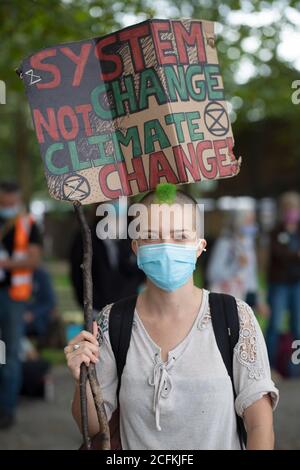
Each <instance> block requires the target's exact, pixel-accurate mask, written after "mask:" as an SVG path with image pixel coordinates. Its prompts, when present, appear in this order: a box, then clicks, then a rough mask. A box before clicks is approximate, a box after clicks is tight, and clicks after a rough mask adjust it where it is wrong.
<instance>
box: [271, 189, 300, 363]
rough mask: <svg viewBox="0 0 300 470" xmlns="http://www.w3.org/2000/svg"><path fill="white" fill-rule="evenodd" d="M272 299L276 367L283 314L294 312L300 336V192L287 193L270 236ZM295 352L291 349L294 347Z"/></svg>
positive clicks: (296, 334) (295, 336)
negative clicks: (277, 221) (276, 223)
mask: <svg viewBox="0 0 300 470" xmlns="http://www.w3.org/2000/svg"><path fill="white" fill-rule="evenodd" d="M268 281H269V292H268V299H269V305H270V310H271V315H270V321H269V326H268V330H267V338H266V339H267V347H268V352H269V357H270V364H271V367H274V368H275V367H276V360H277V352H278V346H279V334H280V332H281V328H282V322H283V317H284V315H285V313H286V312H289V314H290V322H289V329H290V332H291V334H292V336H293V339H300V195H299V194H298V193H297V192H287V193H284V194H283V195H282V196H281V198H280V202H279V223H278V225H277V226H276V227H275V228H274V230H273V231H272V232H271V235H270V256H269V268H268ZM290 355H291V350H290Z"/></svg>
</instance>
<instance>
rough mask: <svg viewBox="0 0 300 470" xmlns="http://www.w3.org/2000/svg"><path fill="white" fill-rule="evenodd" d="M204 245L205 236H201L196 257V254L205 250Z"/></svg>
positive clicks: (205, 242)
mask: <svg viewBox="0 0 300 470" xmlns="http://www.w3.org/2000/svg"><path fill="white" fill-rule="evenodd" d="M206 245H207V241H206V240H205V238H202V239H201V242H200V244H199V248H198V250H197V258H198V256H200V255H201V253H202V251H206V249H205V248H206Z"/></svg>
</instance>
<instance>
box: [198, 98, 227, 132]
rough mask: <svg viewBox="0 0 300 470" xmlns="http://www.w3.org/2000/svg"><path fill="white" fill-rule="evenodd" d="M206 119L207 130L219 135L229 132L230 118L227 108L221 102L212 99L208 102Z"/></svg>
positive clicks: (205, 112) (205, 113)
mask: <svg viewBox="0 0 300 470" xmlns="http://www.w3.org/2000/svg"><path fill="white" fill-rule="evenodd" d="M204 120H205V125H206V127H207V130H208V131H209V132H210V133H211V134H213V135H216V136H218V137H220V136H223V135H225V134H227V132H228V129H229V119H228V116H227V112H226V109H225V108H224V106H223V105H222V104H221V103H218V102H217V101H212V102H211V103H208V105H207V106H206V108H205V111H204Z"/></svg>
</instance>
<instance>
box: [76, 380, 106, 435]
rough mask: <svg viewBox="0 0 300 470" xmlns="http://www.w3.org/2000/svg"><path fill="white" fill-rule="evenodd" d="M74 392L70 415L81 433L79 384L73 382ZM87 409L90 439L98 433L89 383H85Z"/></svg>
mask: <svg viewBox="0 0 300 470" xmlns="http://www.w3.org/2000/svg"><path fill="white" fill-rule="evenodd" d="M75 383H76V385H75V391H74V397H73V401H72V415H73V418H74V419H75V421H76V423H77V425H78V427H79V429H80V431H81V432H82V427H81V408H80V391H79V382H77V381H76V382H75ZM86 391H87V409H88V428H89V435H90V437H92V436H94V435H95V434H97V432H99V423H98V417H97V412H96V408H95V405H94V399H93V395H92V391H91V387H90V383H89V381H87V387H86Z"/></svg>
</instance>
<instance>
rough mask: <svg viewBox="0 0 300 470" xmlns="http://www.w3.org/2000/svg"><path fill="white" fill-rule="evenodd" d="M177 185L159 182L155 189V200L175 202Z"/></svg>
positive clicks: (157, 201)
mask: <svg viewBox="0 0 300 470" xmlns="http://www.w3.org/2000/svg"><path fill="white" fill-rule="evenodd" d="M176 189H177V188H176V186H175V184H172V183H159V184H158V185H157V186H156V189H155V196H154V202H155V203H158V204H173V202H175V198H176Z"/></svg>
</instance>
